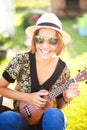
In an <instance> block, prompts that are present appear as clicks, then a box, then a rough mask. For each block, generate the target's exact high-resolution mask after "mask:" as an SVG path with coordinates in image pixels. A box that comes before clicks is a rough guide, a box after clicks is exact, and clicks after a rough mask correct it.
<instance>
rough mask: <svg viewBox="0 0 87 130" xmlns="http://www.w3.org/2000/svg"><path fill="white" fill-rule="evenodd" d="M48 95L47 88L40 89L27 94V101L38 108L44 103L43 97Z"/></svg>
mask: <svg viewBox="0 0 87 130" xmlns="http://www.w3.org/2000/svg"><path fill="white" fill-rule="evenodd" d="M47 95H48V91H47V90H40V91H38V92H34V93H31V94H29V96H30V97H29V103H30V104H32V105H33V106H34V107H35V108H37V109H40V108H43V107H44V106H45V105H46V101H47V99H45V98H43V97H44V96H47Z"/></svg>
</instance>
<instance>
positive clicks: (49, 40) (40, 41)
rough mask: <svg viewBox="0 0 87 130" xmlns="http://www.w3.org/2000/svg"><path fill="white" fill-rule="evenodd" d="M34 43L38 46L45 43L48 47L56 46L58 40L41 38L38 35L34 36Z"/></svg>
mask: <svg viewBox="0 0 87 130" xmlns="http://www.w3.org/2000/svg"><path fill="white" fill-rule="evenodd" d="M35 41H36V42H37V43H39V44H43V43H44V42H45V41H47V42H48V43H49V44H50V45H56V44H57V43H58V38H54V37H50V38H48V37H42V36H39V35H36V36H35Z"/></svg>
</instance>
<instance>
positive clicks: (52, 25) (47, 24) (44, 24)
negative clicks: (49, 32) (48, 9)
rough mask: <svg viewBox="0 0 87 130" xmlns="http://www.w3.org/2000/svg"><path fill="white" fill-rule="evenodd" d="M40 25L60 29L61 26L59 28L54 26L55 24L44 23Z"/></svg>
mask: <svg viewBox="0 0 87 130" xmlns="http://www.w3.org/2000/svg"><path fill="white" fill-rule="evenodd" d="M38 25H40V26H51V27H56V28H58V29H60V27H59V26H57V25H56V24H53V23H47V22H44V23H39V24H38Z"/></svg>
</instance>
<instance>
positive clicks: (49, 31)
mask: <svg viewBox="0 0 87 130" xmlns="http://www.w3.org/2000/svg"><path fill="white" fill-rule="evenodd" d="M39 34H42V35H49V36H56V30H54V29H50V28H41V29H40V30H39Z"/></svg>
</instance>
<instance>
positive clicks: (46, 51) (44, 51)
mask: <svg viewBox="0 0 87 130" xmlns="http://www.w3.org/2000/svg"><path fill="white" fill-rule="evenodd" d="M41 51H42V53H44V54H48V53H49V52H50V51H48V50H41Z"/></svg>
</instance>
